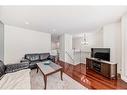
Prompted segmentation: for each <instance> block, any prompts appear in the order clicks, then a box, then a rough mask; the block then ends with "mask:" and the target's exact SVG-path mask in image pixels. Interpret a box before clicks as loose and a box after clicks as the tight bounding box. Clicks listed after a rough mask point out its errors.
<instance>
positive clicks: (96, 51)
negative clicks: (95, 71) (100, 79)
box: [91, 48, 110, 61]
mask: <svg viewBox="0 0 127 95" xmlns="http://www.w3.org/2000/svg"><path fill="white" fill-rule="evenodd" d="M91 57H94V58H97V59H98V60H105V61H110V48H91Z"/></svg>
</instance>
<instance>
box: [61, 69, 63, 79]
mask: <svg viewBox="0 0 127 95" xmlns="http://www.w3.org/2000/svg"><path fill="white" fill-rule="evenodd" d="M60 72H61V80H63V70H62V69H61V71H60Z"/></svg>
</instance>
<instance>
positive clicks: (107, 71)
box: [101, 63, 110, 77]
mask: <svg viewBox="0 0 127 95" xmlns="http://www.w3.org/2000/svg"><path fill="white" fill-rule="evenodd" d="M101 74H102V75H104V76H105V77H110V64H106V63H101Z"/></svg>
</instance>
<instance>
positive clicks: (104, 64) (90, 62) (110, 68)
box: [86, 58, 117, 79]
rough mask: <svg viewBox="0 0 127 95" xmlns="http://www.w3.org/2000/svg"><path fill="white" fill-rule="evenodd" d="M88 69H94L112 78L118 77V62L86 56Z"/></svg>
mask: <svg viewBox="0 0 127 95" xmlns="http://www.w3.org/2000/svg"><path fill="white" fill-rule="evenodd" d="M86 69H90V70H93V71H95V72H96V73H99V74H101V75H103V76H105V77H107V78H110V79H116V78H117V64H115V63H111V62H109V61H103V60H97V59H95V58H86Z"/></svg>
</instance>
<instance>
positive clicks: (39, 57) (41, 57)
mask: <svg viewBox="0 0 127 95" xmlns="http://www.w3.org/2000/svg"><path fill="white" fill-rule="evenodd" d="M46 60H51V61H52V62H55V56H52V55H50V53H33V54H25V56H24V57H23V58H22V60H21V61H20V62H21V63H22V62H26V63H29V68H30V69H35V68H37V65H36V63H38V62H42V61H46Z"/></svg>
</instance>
